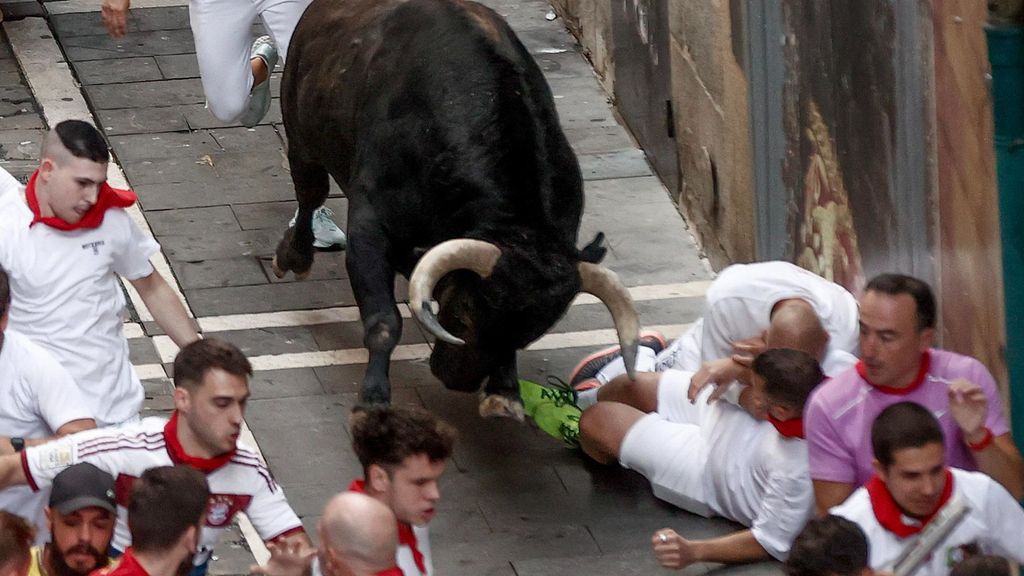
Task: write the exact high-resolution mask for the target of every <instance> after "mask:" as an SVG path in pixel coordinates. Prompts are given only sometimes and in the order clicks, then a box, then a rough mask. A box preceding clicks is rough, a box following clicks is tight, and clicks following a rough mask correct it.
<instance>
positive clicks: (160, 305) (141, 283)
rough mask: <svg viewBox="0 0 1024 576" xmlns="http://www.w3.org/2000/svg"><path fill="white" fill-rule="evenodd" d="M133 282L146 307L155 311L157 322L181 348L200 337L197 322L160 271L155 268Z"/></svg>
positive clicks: (154, 316)
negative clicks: (147, 274) (194, 321)
mask: <svg viewBox="0 0 1024 576" xmlns="http://www.w3.org/2000/svg"><path fill="white" fill-rule="evenodd" d="M131 283H132V286H134V287H135V290H137V291H138V293H139V296H142V300H143V302H145V303H146V307H148V308H149V311H150V312H152V313H153V318H154V319H155V320H156V323H157V324H159V325H160V327H161V328H163V330H164V332H166V333H167V335H168V336H170V337H171V340H173V341H174V343H175V344H177V345H178V347H179V348H180V347H183V346H185V345H186V344H188V343H189V342H194V341H196V340H198V339H199V334H198V333H197V332H196V329H195V324H193V323H192V319H191V318H189V317H188V313H187V312H185V307H184V306H183V305H182V304H181V300H178V295H177V294H175V293H174V290H172V289H171V287H170V285H168V284H167V281H166V280H164V277H163V276H161V275H160V272H157V271H156V270H154V271H153V272H152V273H151V274H150V275H149V276H143V277H142V278H138V279H136V280H132V281H131Z"/></svg>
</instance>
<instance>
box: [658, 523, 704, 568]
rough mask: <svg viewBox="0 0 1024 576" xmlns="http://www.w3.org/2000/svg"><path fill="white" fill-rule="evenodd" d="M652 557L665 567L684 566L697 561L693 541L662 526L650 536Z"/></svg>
mask: <svg viewBox="0 0 1024 576" xmlns="http://www.w3.org/2000/svg"><path fill="white" fill-rule="evenodd" d="M651 545H652V546H653V547H654V557H655V558H657V559H658V562H659V563H660V564H661V565H662V566H664V567H665V568H674V569H679V568H685V567H687V566H689V565H690V564H693V563H694V562H696V561H697V557H696V554H695V551H694V549H693V543H692V542H690V541H689V540H687V539H686V538H683V537H682V536H680V535H679V534H676V532H675V530H671V529H669V528H662V529H661V530H658V531H657V532H655V533H654V536H651Z"/></svg>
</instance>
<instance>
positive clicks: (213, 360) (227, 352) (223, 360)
mask: <svg viewBox="0 0 1024 576" xmlns="http://www.w3.org/2000/svg"><path fill="white" fill-rule="evenodd" d="M211 368H220V369H221V370H223V371H225V372H227V373H229V374H234V375H235V376H252V364H250V363H249V359H248V358H246V357H245V354H243V353H242V351H241V350H239V349H238V347H237V346H235V345H234V344H232V343H230V342H226V341H224V340H220V339H217V338H203V339H199V340H196V341H195V342H192V343H190V344H187V345H186V346H185V347H184V348H182V349H181V350H180V351H179V352H178V355H177V356H175V357H174V386H175V387H177V388H185V389H186V390H188V391H190V392H192V391H195V389H196V388H198V387H199V385H200V384H202V382H203V376H205V375H206V371H207V370H209V369H211Z"/></svg>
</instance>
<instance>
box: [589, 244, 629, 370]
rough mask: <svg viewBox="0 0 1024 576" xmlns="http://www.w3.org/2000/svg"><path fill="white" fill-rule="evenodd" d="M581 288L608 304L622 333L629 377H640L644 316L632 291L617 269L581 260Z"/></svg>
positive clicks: (616, 325) (621, 342) (622, 348)
mask: <svg viewBox="0 0 1024 576" xmlns="http://www.w3.org/2000/svg"><path fill="white" fill-rule="evenodd" d="M578 270H579V273H580V284H581V286H580V291H581V292H587V293H588V294H593V295H594V296H597V298H598V299H599V300H600V301H601V302H603V303H604V305H605V306H607V307H608V311H609V312H611V314H612V321H613V322H615V331H616V332H618V334H619V347H620V348H621V350H622V361H623V362H625V364H626V373H627V374H629V378H630V379H631V380H632V379H635V378H636V355H637V347H638V346H639V339H640V319H639V318H638V317H637V314H636V307H635V306H634V305H633V298H632V297H631V296H630V295H629V291H628V290H626V287H625V286H623V285H622V282H620V281H619V277H618V275H617V274H615V272H612V271H611V270H609V269H607V268H605V267H604V266H599V265H597V264H591V263H589V262H580V263H579V265H578Z"/></svg>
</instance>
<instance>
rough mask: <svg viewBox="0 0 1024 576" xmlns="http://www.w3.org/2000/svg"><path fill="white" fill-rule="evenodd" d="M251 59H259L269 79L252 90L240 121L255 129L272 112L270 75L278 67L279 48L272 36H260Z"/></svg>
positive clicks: (251, 52)
mask: <svg viewBox="0 0 1024 576" xmlns="http://www.w3.org/2000/svg"><path fill="white" fill-rule="evenodd" d="M249 57H250V59H251V58H259V59H261V60H263V63H264V64H266V66H267V79H266V80H264V81H263V82H261V83H260V84H259V85H258V86H255V87H254V88H253V89H252V94H250V95H249V108H248V109H247V110H246V111H245V113H243V114H242V117H241V118H239V119H238V121H239V122H241V123H242V125H243V126H245V127H246V128H253V127H255V126H256V125H257V124H259V123H260V120H263V117H264V116H266V115H267V111H268V110H270V74H271V73H273V72H274V66H277V48H275V47H274V43H273V41H271V39H270V36H260V37H259V38H257V39H256V41H255V42H253V43H252V49H251V51H250V56H249Z"/></svg>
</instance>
